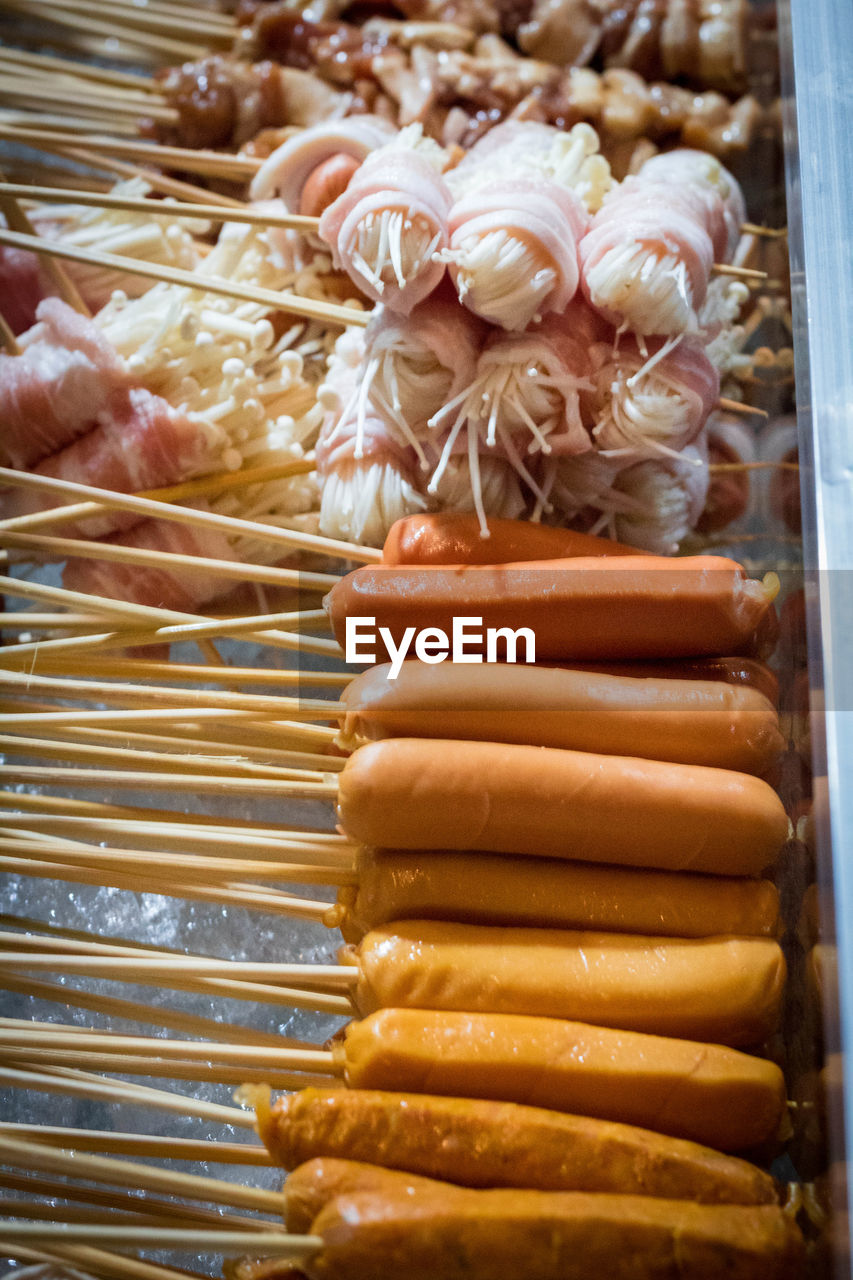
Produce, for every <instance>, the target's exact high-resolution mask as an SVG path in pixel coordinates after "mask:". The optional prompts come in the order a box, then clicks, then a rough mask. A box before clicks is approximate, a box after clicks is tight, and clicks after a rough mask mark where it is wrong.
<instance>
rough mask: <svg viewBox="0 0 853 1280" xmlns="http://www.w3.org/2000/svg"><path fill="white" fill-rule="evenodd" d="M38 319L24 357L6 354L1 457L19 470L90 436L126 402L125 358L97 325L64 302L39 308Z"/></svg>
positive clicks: (0, 399) (0, 361) (1, 379)
mask: <svg viewBox="0 0 853 1280" xmlns="http://www.w3.org/2000/svg"><path fill="white" fill-rule="evenodd" d="M36 314H37V316H38V321H39V322H38V324H36V325H35V326H34V327H33V328H32V329H30V330H29V332H28V333H26V334H24V335H23V337H22V338H21V342H20V345H21V347H22V352H21V354H20V355H18V356H9V355H5V354H0V422H2V424H3V432H2V444H0V452H2V454H3V457H4V460H5V461H6V462H7V464H8V465H10V466H13V467H17V468H19V469H25V468H28V467H31V466H32V465H33V463H35V462H39V461H40V460H41V459H42V458H46V457H48V456H49V455H51V454H55V453H57V452H58V451H59V450H61V449H64V448H65V446H66V445H69V444H71V443H72V442H73V441H74V440H76V439H78V437H80V436H82V435H84V434H85V433H86V432H87V431H88V430H89V428H90V427H92V426H93V424H94V422H95V420H96V418H97V417H98V415H99V414H100V413H106V412H109V411H110V409H111V407H112V406H113V405H115V404H118V403H120V402H121V401H122V400H123V398H124V397H125V396H126V394H127V385H128V377H127V374H126V373H125V371H124V368H123V366H122V363H121V361H120V360H119V357H118V356H117V354H116V353H115V351H114V350H113V349H112V347H111V346H110V344H109V343H108V342H107V341H106V339H105V338H104V337H103V335H102V334H101V332H100V330H99V329H98V327H97V325H95V324H93V323H92V321H91V320H89V319H87V318H86V317H85V316H82V315H79V314H78V313H77V312H76V311H73V310H72V309H71V307H69V306H67V305H66V304H65V303H64V302H61V301H60V300H59V299H58V298H46V299H45V300H44V301H43V302H41V303H39V305H38V309H37V313H36Z"/></svg>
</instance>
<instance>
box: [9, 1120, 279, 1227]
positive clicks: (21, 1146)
mask: <svg viewBox="0 0 853 1280" xmlns="http://www.w3.org/2000/svg"><path fill="white" fill-rule="evenodd" d="M0 1153H2V1155H4V1156H5V1157H6V1161H7V1162H8V1163H9V1164H10V1165H12V1166H13V1167H14V1168H17V1169H33V1170H35V1171H36V1172H37V1173H54V1174H67V1175H69V1176H70V1177H72V1178H80V1179H83V1178H85V1179H88V1181H90V1182H104V1183H107V1184H109V1185H111V1186H116V1187H130V1188H132V1189H133V1190H139V1191H161V1192H164V1193H165V1194H167V1195H174V1196H183V1197H186V1199H188V1200H202V1201H207V1202H209V1203H211V1204H222V1205H227V1206H228V1207H229V1208H230V1207H233V1208H237V1209H254V1210H256V1211H257V1212H259V1213H269V1214H273V1215H276V1216H278V1217H281V1212H282V1200H281V1193H280V1192H278V1191H263V1190H261V1189H259V1188H257V1187H243V1186H240V1184H239V1183H232V1182H221V1181H220V1180H219V1179H218V1178H202V1177H199V1176H198V1175H196V1174H189V1173H174V1172H171V1171H169V1172H167V1171H166V1170H165V1169H157V1168H154V1167H153V1166H151V1165H142V1164H136V1163H134V1162H131V1161H127V1160H111V1159H108V1158H107V1157H105V1156H97V1155H84V1154H82V1153H78V1152H73V1151H62V1150H54V1149H53V1148H51V1147H47V1146H45V1145H43V1144H42V1143H37V1142H23V1141H21V1140H20V1139H16V1138H10V1137H8V1136H7V1135H6V1134H0ZM2 1230H4V1228H0V1231H2Z"/></svg>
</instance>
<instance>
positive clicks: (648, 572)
mask: <svg viewBox="0 0 853 1280" xmlns="http://www.w3.org/2000/svg"><path fill="white" fill-rule="evenodd" d="M772 595H773V591H772V590H771V589H769V588H768V589H766V588H765V587H764V586H763V585H762V584H761V583H760V582H754V581H751V580H750V579H748V578H747V577H746V576H745V574H744V571H743V569H742V568H741V567H740V565H738V564H736V563H735V562H734V561H733V560H726V559H723V558H722V557H719V556H693V557H690V558H685V559H683V560H667V559H665V558H663V557H659V556H599V557H597V558H592V557H586V558H584V557H581V558H578V559H575V560H571V559H563V560H538V561H530V562H529V563H525V564H506V565H496V566H491V565H462V566H458V567H456V568H445V567H442V566H439V565H417V566H411V565H403V566H399V567H398V566H394V565H385V564H380V565H364V566H362V567H361V568H360V569H355V570H353V572H352V573H348V574H347V575H346V577H344V578H341V579H340V581H339V582H337V583H336V584H335V586H334V587H333V588H332V590H331V591H330V592H329V594H328V596H327V597H326V600H325V605H326V608H327V609H328V612H329V617H330V621H331V625H332V629H333V631H334V633H335V638H336V639H337V641H338V643H339V644H340V645H341V647H342V648H343V647H345V634H346V619H347V618H350V617H358V618H375V620H376V623H375V625H376V628H377V644H376V654H377V658H376V660H377V661H383V660H385V659H386V658H389V657H390V656H391V655H390V654H389V653H388V652H387V650H385V648H384V645H383V644H382V643H381V641H380V640H379V638H378V628H379V627H385V628H386V629H387V630H388V632H389V633H390V635H391V636H392V637H393V641H394V644H395V646H399V645H400V642H401V639H402V637H403V635H404V634H405V633H406V629H407V628H409V627H414V628H415V632H420V631H422V630H424V629H425V628H436V627H437V628H440V629H441V630H442V631H443V632H444V633H445V634H446V635H447V636H448V637H449V636H450V635H451V634H452V629H453V620H454V618H455V617H463V616H464V617H474V618H480V619H482V625H481V627H480V628H478V630H485V629H489V628H492V629H497V628H510V629H511V630H513V631H517V630H519V629H520V628H522V627H526V628H529V629H530V630H532V631H533V632H534V634H535V637H536V658H537V660H538V661H540V662H541V661H544V660H546V659H556V660H558V661H574V660H579V661H585V660H592V661H596V662H598V661H602V660H605V659H617V660H618V659H623V658H629V659H638V658H683V657H693V656H697V655H711V656H718V655H722V654H731V653H737V652H740V650H741V649H742V648H744V646H747V647H748V646H749V645H751V644H752V643H753V641H754V640H755V637H756V636H757V635H758V634H759V632H761V631H763V630H764V628H765V626H766V619H767V615H768V614H769V613H770V612H771V598H772ZM478 648H479V652H480V655H481V656H483V655H484V654H485V652H486V648H485V644H480V645H479V646H478V644H477V643H476V642H472V643H470V644H469V646H468V652H469V653H470V654H475V653H476V652H477V651H478ZM523 652H524V648H523V646H522V653H523Z"/></svg>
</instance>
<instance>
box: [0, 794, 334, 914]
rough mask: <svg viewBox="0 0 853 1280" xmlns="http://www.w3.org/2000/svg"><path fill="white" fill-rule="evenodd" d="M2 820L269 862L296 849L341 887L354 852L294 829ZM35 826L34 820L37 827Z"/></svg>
mask: <svg viewBox="0 0 853 1280" xmlns="http://www.w3.org/2000/svg"><path fill="white" fill-rule="evenodd" d="M2 822H3V825H4V827H6V829H7V830H13V829H15V828H16V827H17V826H22V827H26V828H28V829H30V830H34V831H35V830H36V829H38V833H39V834H41V835H48V836H51V835H55V834H57V833H59V834H60V835H62V834H63V833H65V834H66V835H69V836H75V835H77V836H80V835H96V834H102V835H109V836H112V837H113V838H114V839H115V840H118V841H119V842H120V841H121V840H123V839H124V840H134V841H139V840H144V841H145V843H146V846H147V847H149V848H152V847H153V848H154V849H158V850H159V851H160V852H167V851H171V850H173V849H177V850H180V849H189V848H193V847H197V848H200V849H205V850H210V849H224V850H228V851H229V852H230V853H232V854H234V853H247V854H251V855H252V856H253V857H254V858H256V859H260V858H262V857H264V856H266V857H267V858H268V859H269V860H270V861H274V860H275V859H277V858H279V857H283V855H284V853H285V852H288V853H291V854H295V853H298V854H299V859H300V861H299V864H298V865H300V866H312V865H314V864H319V865H320V866H325V867H326V868H327V869H328V870H329V871H331V870H332V869H333V868H334V869H335V870H336V871H337V872H338V873H339V876H340V879H336V880H330V882H329V883H331V884H341V885H343V884H350V883H352V874H353V873H352V862H353V851H352V847H351V846H350V845H348V844H347V843H346V842H344V841H343V837H339V839H340V840H341V842H342V843H341V844H340V845H338V844H333V843H331V842H329V843H325V844H324V843H322V842H320V841H318V842H316V843H312V842H311V840H310V839H309V840H303V839H299V838H295V837H296V836H298V833H295V837H294V838H292V839H291V838H288V837H287V833H286V832H285V833H283V834H282V835H279V833H277V832H275V831H271V832H270V833H269V835H265V836H264V838H263V839H258V838H257V837H254V836H252V837H247V836H245V835H244V836H240V835H236V834H234V833H233V832H232V831H229V830H228V829H227V828H226V829H218V830H215V831H207V830H205V829H204V828H202V829H199V828H198V827H197V826H195V825H194V824H192V823H188V822H184V823H175V824H167V823H162V822H160V823H158V822H150V823H143V822H130V821H128V820H126V819H122V818H84V817H82V816H79V815H68V814H47V815H45V814H39V815H38V816H37V817H35V816H34V815H33V814H30V813H21V814H10V813H3V815H2ZM33 824H37V828H36V826H34V825H33ZM330 834H331V833H330ZM289 860H290V859H288V861H289ZM0 920H2V917H0Z"/></svg>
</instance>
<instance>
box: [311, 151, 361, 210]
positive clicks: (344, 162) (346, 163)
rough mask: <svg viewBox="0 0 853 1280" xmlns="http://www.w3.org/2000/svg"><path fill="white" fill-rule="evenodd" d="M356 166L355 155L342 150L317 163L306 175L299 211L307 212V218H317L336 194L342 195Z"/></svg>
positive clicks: (335, 198) (357, 165) (357, 166)
mask: <svg viewBox="0 0 853 1280" xmlns="http://www.w3.org/2000/svg"><path fill="white" fill-rule="evenodd" d="M358 168H359V161H358V160H356V158H355V156H348V155H347V154H346V153H345V152H343V151H341V152H339V153H338V154H337V155H334V156H329V158H328V160H324V161H323V162H322V164H318V165H317V167H316V169H314V170H313V172H312V173H310V174H309V175H308V177H307V179H306V181H305V185H304V186H303V188H302V192H301V194H300V196H299V212H300V213H302V214H307V215H308V217H309V218H319V216H320V214H321V213H323V211H324V210H326V209H328V207H329V205H330V204H333V203H334V201H335V200H337V198H338V196H341V195H343V193H344V192H345V191H346V189H347V187H348V186H349V182H350V178H351V177H352V176H353V174H354V173H355V171H356V169H358Z"/></svg>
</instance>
